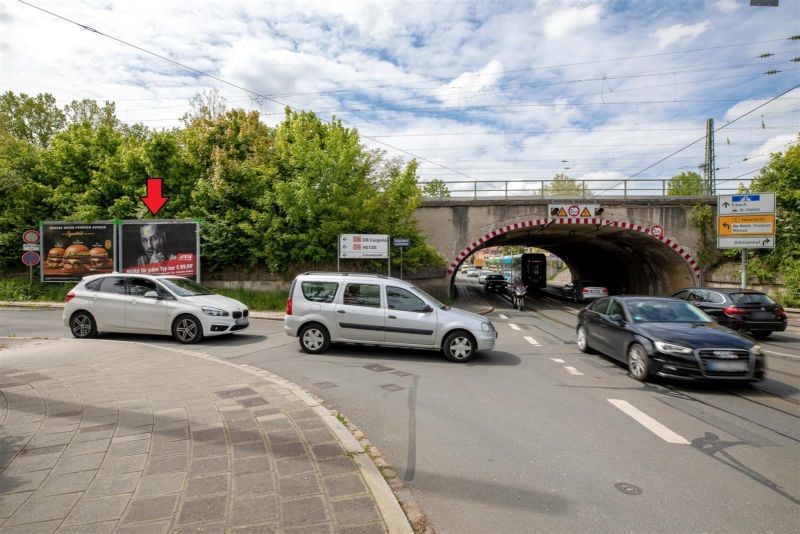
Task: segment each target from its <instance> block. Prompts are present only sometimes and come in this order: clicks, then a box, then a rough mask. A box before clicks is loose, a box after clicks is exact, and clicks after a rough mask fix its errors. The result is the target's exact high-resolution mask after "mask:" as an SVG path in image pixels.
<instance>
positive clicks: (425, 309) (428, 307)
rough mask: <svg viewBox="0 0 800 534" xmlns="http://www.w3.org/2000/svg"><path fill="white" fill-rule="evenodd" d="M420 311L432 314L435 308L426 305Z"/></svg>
mask: <svg viewBox="0 0 800 534" xmlns="http://www.w3.org/2000/svg"><path fill="white" fill-rule="evenodd" d="M420 311H421V312H423V313H430V312H432V311H433V308H432V307H431V306H430V305H429V304H426V305H425V306H423V308H422V309H421V310H420Z"/></svg>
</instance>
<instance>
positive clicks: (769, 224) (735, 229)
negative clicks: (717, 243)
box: [717, 214, 775, 236]
mask: <svg viewBox="0 0 800 534" xmlns="http://www.w3.org/2000/svg"><path fill="white" fill-rule="evenodd" d="M718 221H719V223H718V224H717V235H720V236H774V235H775V215H771V214H770V215H720V216H719V217H718Z"/></svg>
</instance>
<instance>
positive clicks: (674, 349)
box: [655, 341, 692, 354]
mask: <svg viewBox="0 0 800 534" xmlns="http://www.w3.org/2000/svg"><path fill="white" fill-rule="evenodd" d="M655 345H656V349H658V352H663V353H665V354H691V353H692V349H690V348H689V347H682V346H680V345H673V344H672V343H664V342H663V341H656V342H655Z"/></svg>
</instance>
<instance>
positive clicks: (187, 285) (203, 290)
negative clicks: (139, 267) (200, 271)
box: [159, 277, 214, 297]
mask: <svg viewBox="0 0 800 534" xmlns="http://www.w3.org/2000/svg"><path fill="white" fill-rule="evenodd" d="M159 281H160V282H161V283H162V284H164V285H165V286H167V288H168V289H169V290H170V291H172V292H173V293H175V294H176V295H178V296H179V297H196V296H199V295H213V294H214V292H213V291H211V290H210V289H208V288H207V287H203V286H201V285H200V284H198V283H197V282H195V281H194V280H189V279H188V278H177V277H176V278H160V279H159Z"/></svg>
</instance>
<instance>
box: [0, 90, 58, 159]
mask: <svg viewBox="0 0 800 534" xmlns="http://www.w3.org/2000/svg"><path fill="white" fill-rule="evenodd" d="M65 125H66V116H65V115H64V112H62V111H61V110H60V109H58V106H56V99H55V98H53V95H51V94H48V93H44V94H40V95H37V96H35V97H30V96H28V95H26V94H25V93H20V94H19V95H16V94H14V93H12V92H11V91H8V92H6V93H3V94H2V95H0V131H4V132H7V133H8V134H9V135H12V136H14V137H16V138H17V139H21V140H23V141H28V142H29V143H33V144H35V145H37V146H42V147H43V146H47V145H48V144H49V143H50V139H52V138H53V135H55V133H56V132H58V131H60V130H62V129H63V128H64V126H65Z"/></svg>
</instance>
